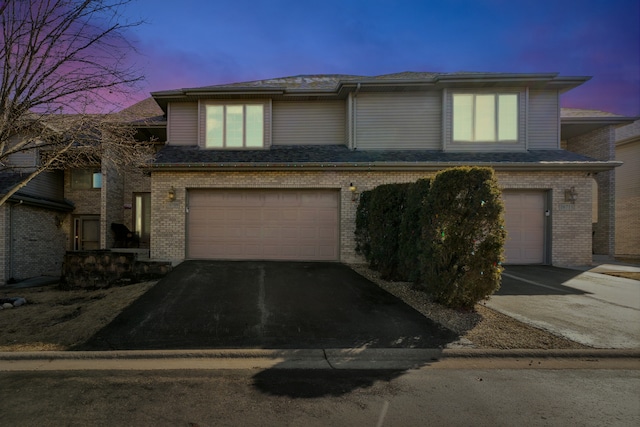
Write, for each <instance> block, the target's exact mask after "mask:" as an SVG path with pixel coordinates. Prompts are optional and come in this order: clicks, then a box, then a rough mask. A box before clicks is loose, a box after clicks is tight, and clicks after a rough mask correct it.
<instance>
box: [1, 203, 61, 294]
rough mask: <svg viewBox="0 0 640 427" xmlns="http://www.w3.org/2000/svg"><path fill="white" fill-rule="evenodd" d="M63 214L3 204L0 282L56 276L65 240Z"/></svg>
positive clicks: (59, 267)
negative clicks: (0, 270)
mask: <svg viewBox="0 0 640 427" xmlns="http://www.w3.org/2000/svg"><path fill="white" fill-rule="evenodd" d="M63 216H64V214H61V213H58V212H53V211H50V210H47V209H41V208H36V207H32V206H26V205H4V206H2V213H1V214H0V218H2V220H1V221H0V230H1V231H0V234H2V236H0V237H4V238H3V239H2V241H4V242H6V243H5V245H4V246H3V247H2V251H1V254H0V259H2V264H1V265H0V267H1V268H2V269H3V271H2V274H1V277H0V280H2V283H5V282H6V281H7V280H8V279H10V278H13V279H16V280H22V279H26V278H29V277H35V276H41V275H53V276H59V275H60V272H61V269H62V260H63V257H64V254H65V249H66V242H67V237H66V235H65V233H64V231H63V230H62V228H61V219H62V218H63Z"/></svg>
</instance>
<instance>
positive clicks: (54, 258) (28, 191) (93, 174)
mask: <svg viewBox="0 0 640 427" xmlns="http://www.w3.org/2000/svg"><path fill="white" fill-rule="evenodd" d="M119 116H120V117H119V118H120V119H121V120H122V121H123V122H129V123H135V125H136V126H137V128H138V133H139V134H138V137H139V138H141V139H144V140H149V139H150V138H153V139H158V140H163V141H164V140H165V139H166V137H165V133H166V131H165V129H166V122H165V121H164V118H163V117H162V111H161V110H160V109H159V107H158V105H157V104H156V103H155V102H154V101H153V100H152V99H149V100H146V101H143V102H141V103H139V104H136V105H134V106H132V107H130V108H128V109H126V110H124V111H122V112H120V113H119ZM154 116H159V117H154ZM158 123H159V124H158ZM38 161H39V154H38V152H37V150H36V149H33V150H29V151H24V152H21V153H19V154H14V155H12V156H10V157H9V159H8V161H7V162H6V164H3V165H0V194H4V193H6V192H7V191H8V190H9V189H11V188H12V187H13V186H14V185H15V184H17V183H19V182H21V181H22V180H23V179H24V177H25V176H26V175H27V174H28V173H29V172H31V171H33V170H34V169H35V167H36V165H37V163H38ZM150 188H151V178H150V177H149V174H148V172H144V171H142V170H141V171H139V172H137V173H128V174H126V176H123V174H122V173H120V172H118V171H113V170H108V168H106V167H105V166H103V165H101V164H96V165H95V167H94V168H89V169H69V170H64V171H62V170H56V171H50V172H43V173H41V174H40V175H38V176H36V177H35V178H34V179H33V180H32V181H30V182H29V183H28V184H27V185H26V186H25V187H24V188H22V189H20V190H19V191H18V192H17V193H15V194H14V195H13V196H12V197H11V198H9V200H8V201H7V202H6V203H5V204H4V205H2V206H0V285H1V284H3V283H6V282H8V281H11V280H22V279H26V278H29V277H34V276H43V275H50V276H59V275H60V273H61V270H62V262H63V258H64V254H65V253H66V251H69V250H72V251H73V250H91V249H107V248H112V247H114V244H115V243H116V242H115V239H114V234H113V232H112V231H111V223H114V222H115V223H119V224H125V225H126V226H127V227H128V228H129V229H130V230H131V231H133V232H136V233H137V234H138V235H139V236H140V239H137V241H136V243H138V240H139V244H140V246H141V247H142V248H145V247H146V248H147V249H148V247H149V234H150V224H149V219H150V210H149V208H150V206H149V205H150Z"/></svg>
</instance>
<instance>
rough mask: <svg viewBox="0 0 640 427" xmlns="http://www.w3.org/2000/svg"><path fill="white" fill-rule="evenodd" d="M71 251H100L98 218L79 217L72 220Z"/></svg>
mask: <svg viewBox="0 0 640 427" xmlns="http://www.w3.org/2000/svg"><path fill="white" fill-rule="evenodd" d="M73 236H74V239H73V250H74V251H90V250H95V249H100V217H98V216H97V215H95V216H93V215H92V216H80V217H76V218H74V220H73Z"/></svg>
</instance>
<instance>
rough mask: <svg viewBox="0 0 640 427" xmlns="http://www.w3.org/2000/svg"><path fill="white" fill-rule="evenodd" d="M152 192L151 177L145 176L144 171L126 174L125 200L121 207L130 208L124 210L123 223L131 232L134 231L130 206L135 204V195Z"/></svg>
mask: <svg viewBox="0 0 640 427" xmlns="http://www.w3.org/2000/svg"><path fill="white" fill-rule="evenodd" d="M150 191H151V177H150V176H149V175H145V173H144V172H143V171H140V170H138V171H130V172H127V173H126V174H125V177H124V200H123V204H122V206H121V207H124V205H127V206H128V207H127V208H125V209H124V212H123V221H124V224H125V225H126V226H127V227H128V228H129V230H133V228H134V227H133V209H132V208H130V207H129V206H131V207H133V206H134V204H135V200H134V197H133V193H149V192H150Z"/></svg>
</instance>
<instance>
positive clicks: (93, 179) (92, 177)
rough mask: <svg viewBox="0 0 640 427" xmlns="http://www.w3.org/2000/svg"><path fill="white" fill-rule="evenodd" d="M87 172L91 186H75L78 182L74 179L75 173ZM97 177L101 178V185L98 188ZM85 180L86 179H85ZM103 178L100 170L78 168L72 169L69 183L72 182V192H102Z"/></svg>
mask: <svg viewBox="0 0 640 427" xmlns="http://www.w3.org/2000/svg"><path fill="white" fill-rule="evenodd" d="M80 171H82V172H86V173H87V179H88V181H89V185H88V186H86V185H81V186H78V185H77V184H75V182H76V180H75V179H74V176H73V175H74V173H78V172H80ZM96 175H99V176H100V182H99V185H97V186H96ZM83 178H84V177H83ZM103 178H104V177H103V176H102V172H101V171H100V169H92V168H76V169H71V170H70V172H69V181H70V187H71V189H72V190H101V189H102V185H103V182H102V181H103Z"/></svg>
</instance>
